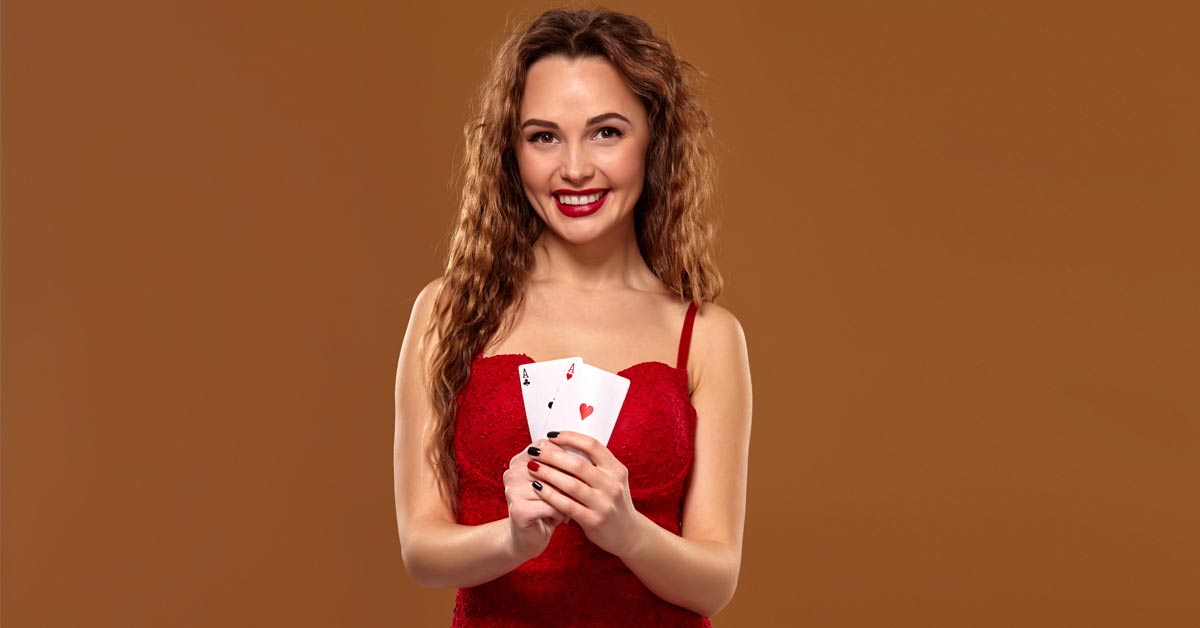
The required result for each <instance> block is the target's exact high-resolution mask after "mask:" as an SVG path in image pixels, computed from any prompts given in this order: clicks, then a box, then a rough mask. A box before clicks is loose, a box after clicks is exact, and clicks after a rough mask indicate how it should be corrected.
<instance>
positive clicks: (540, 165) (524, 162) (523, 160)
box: [515, 147, 553, 190]
mask: <svg viewBox="0 0 1200 628" xmlns="http://www.w3.org/2000/svg"><path fill="white" fill-rule="evenodd" d="M515 152H516V156H517V171H519V172H520V173H521V183H523V184H524V185H525V187H526V188H530V189H533V190H538V189H540V188H543V187H546V186H547V185H548V183H547V182H548V181H549V179H548V175H549V173H550V170H551V169H552V168H553V165H552V164H550V163H549V160H547V159H546V157H545V156H544V155H539V154H538V153H537V151H533V150H529V149H528V148H525V147H522V148H518V149H517V150H516V151H515Z"/></svg>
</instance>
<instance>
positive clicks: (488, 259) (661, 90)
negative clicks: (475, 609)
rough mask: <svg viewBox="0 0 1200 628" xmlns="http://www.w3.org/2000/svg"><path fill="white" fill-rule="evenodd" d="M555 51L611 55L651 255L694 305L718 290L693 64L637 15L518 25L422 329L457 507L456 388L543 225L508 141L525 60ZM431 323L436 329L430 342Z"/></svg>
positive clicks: (473, 127) (547, 17) (499, 315)
mask: <svg viewBox="0 0 1200 628" xmlns="http://www.w3.org/2000/svg"><path fill="white" fill-rule="evenodd" d="M556 55H557V56H564V57H566V58H568V59H576V58H581V57H599V58H602V59H605V60H607V61H608V62H609V63H611V64H612V65H613V67H614V68H616V70H617V71H618V73H619V74H620V76H621V77H622V78H623V79H624V81H625V82H626V84H627V85H628V86H629V88H630V89H631V90H632V91H633V93H634V94H635V95H636V96H637V97H638V99H639V100H640V101H641V103H642V104H643V106H645V108H646V112H647V114H648V119H649V124H650V135H651V137H650V143H649V145H648V147H647V149H646V150H647V152H646V173H645V183H644V184H643V189H642V194H641V196H640V198H639V199H638V201H637V203H636V205H635V209H634V224H635V230H636V232H637V243H638V247H639V249H640V251H641V254H642V257H643V259H644V260H645V261H646V265H647V266H648V267H649V268H650V270H651V271H652V272H653V273H654V274H655V275H656V276H657V277H658V278H659V280H660V281H662V282H663V283H664V284H665V285H666V286H668V287H670V288H671V289H672V290H674V291H676V292H677V293H678V294H679V295H680V297H681V298H683V299H686V300H691V301H693V302H694V303H696V304H697V305H699V304H700V303H702V302H703V301H713V300H714V299H715V298H716V296H717V295H718V294H719V293H720V291H721V276H720V274H719V272H718V271H717V267H716V264H715V259H714V252H713V243H714V228H713V224H712V222H711V220H710V219H709V217H708V216H707V214H706V209H707V206H708V203H709V200H710V199H711V197H712V195H713V191H714V179H715V163H714V159H713V157H712V153H711V151H710V148H709V146H708V143H709V139H710V137H711V135H712V127H711V122H710V118H709V116H708V113H707V112H706V111H705V109H704V107H703V106H702V105H701V103H700V101H699V99H698V97H697V93H696V79H695V77H696V76H697V75H698V74H699V73H698V72H697V71H696V69H695V68H694V67H693V66H692V65H691V64H690V63H688V62H686V61H684V60H683V59H680V58H679V57H678V56H676V54H675V52H674V51H673V50H672V47H671V45H670V43H668V42H667V41H666V40H665V39H663V38H662V37H659V36H658V35H656V34H655V33H654V32H653V31H652V30H651V29H650V27H649V26H648V25H647V24H646V23H645V22H644V21H642V20H641V19H639V18H637V17H634V16H632V15H626V14H623V13H617V12H614V11H609V10H605V9H596V10H574V9H552V10H549V11H546V12H544V13H542V14H541V15H539V16H537V17H536V18H534V19H533V20H532V21H529V22H526V23H523V24H520V25H518V26H517V27H516V28H515V29H514V31H513V32H512V34H511V35H510V36H509V37H508V38H507V39H506V40H505V41H504V43H503V44H502V45H501V46H500V48H499V50H498V51H497V53H496V58H495V63H494V64H493V66H492V68H491V71H490V73H489V75H488V77H487V79H486V80H485V81H484V83H483V85H482V86H481V88H480V90H479V93H478V95H477V97H476V100H475V102H474V106H473V110H472V115H471V117H470V119H469V120H468V121H467V123H466V125H465V127H464V129H463V133H464V136H465V139H466V147H465V151H464V156H463V164H462V173H461V174H462V193H461V197H460V198H461V200H460V204H459V210H458V217H457V219H456V220H455V224H454V229H453V234H452V236H451V238H450V247H449V251H448V253H447V259H446V266H445V270H444V272H443V274H442V280H441V282H440V285H439V287H438V289H437V292H436V294H435V297H434V305H433V308H432V310H431V313H430V320H429V321H428V324H427V325H426V334H425V335H424V336H423V337H422V339H421V346H422V351H421V353H422V354H423V355H425V354H426V351H427V352H428V353H427V355H428V362H427V365H426V368H427V372H426V376H427V378H426V385H427V390H428V394H429V397H430V400H431V404H432V408H433V411H434V416H433V417H432V419H433V420H432V421H431V422H430V423H429V425H430V429H428V430H427V432H426V434H425V443H424V450H425V452H426V455H427V456H429V459H430V462H431V463H432V465H433V468H434V469H435V471H436V473H437V480H438V485H439V488H440V489H441V490H442V491H443V493H444V494H445V496H446V497H447V499H448V502H449V503H450V504H451V506H452V508H453V511H454V514H455V516H456V517H458V516H459V515H460V504H459V501H458V498H457V494H458V490H457V489H458V472H457V467H456V465H455V459H454V430H455V415H456V412H457V403H456V402H457V399H458V395H459V394H460V393H461V392H462V390H463V388H464V387H465V386H466V384H467V381H468V379H469V377H470V373H471V365H472V362H473V361H474V359H475V358H476V357H477V356H478V355H479V354H480V352H482V351H483V349H484V347H486V345H487V343H488V341H489V340H490V339H491V338H492V337H493V335H494V334H495V333H496V332H497V331H498V330H499V329H500V326H501V323H502V321H503V319H504V317H505V314H506V313H507V312H508V311H509V308H512V307H519V306H520V304H521V302H522V300H523V297H524V290H523V289H524V285H525V281H526V279H527V277H528V273H529V269H530V268H531V267H532V266H533V261H534V243H535V242H536V241H537V239H538V237H539V236H540V235H541V233H542V231H543V229H544V228H545V223H543V222H542V220H541V218H540V217H539V216H538V215H537V214H536V213H535V212H534V210H533V208H532V207H531V206H530V205H529V201H528V199H527V198H526V196H525V193H524V189H523V186H522V183H521V175H520V172H519V171H518V169H517V159H516V153H515V151H514V146H513V144H514V142H515V141H516V139H517V137H518V136H519V124H520V121H519V119H518V118H519V112H520V105H521V97H522V94H524V91H525V80H526V76H527V74H528V71H529V67H530V66H531V65H532V64H533V63H534V62H536V61H538V60H539V59H542V58H545V57H550V56H556ZM435 332H436V334H437V341H436V342H431V339H432V338H433V335H434V333H435Z"/></svg>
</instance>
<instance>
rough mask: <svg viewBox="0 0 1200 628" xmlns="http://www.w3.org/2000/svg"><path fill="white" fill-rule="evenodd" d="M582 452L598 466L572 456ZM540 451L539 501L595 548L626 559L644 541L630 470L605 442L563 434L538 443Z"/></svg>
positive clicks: (538, 470)
mask: <svg viewBox="0 0 1200 628" xmlns="http://www.w3.org/2000/svg"><path fill="white" fill-rule="evenodd" d="M560 445H564V446H569V447H572V448H574V449H578V450H579V451H582V452H583V453H585V454H587V455H588V457H589V458H591V459H592V460H593V461H594V463H595V464H593V463H592V462H588V461H587V460H584V459H583V458H580V457H579V456H577V455H575V454H572V453H569V452H567V451H566V450H565V449H563V448H562V447H560ZM534 446H535V447H537V448H539V449H540V450H541V451H540V453H539V454H538V455H537V456H534V457H533V459H534V460H536V461H537V462H538V464H539V466H538V469H537V470H536V471H533V472H532V474H531V475H532V476H533V479H535V480H538V481H539V482H541V484H542V490H540V491H538V492H537V493H538V496H539V497H541V499H542V500H544V501H545V502H546V503H548V504H550V505H551V506H553V507H554V508H555V509H556V510H558V511H559V512H562V513H564V514H565V515H566V516H568V517H570V518H571V520H573V521H574V522H575V523H577V524H579V527H581V528H583V532H584V534H586V535H587V537H588V539H590V540H591V541H592V542H593V543H595V544H596V545H598V546H599V547H600V548H601V549H603V550H605V551H606V552H609V553H610V554H615V555H616V556H618V557H624V556H627V555H628V554H629V553H631V552H632V551H634V549H635V548H637V547H638V546H639V544H640V543H641V540H642V530H643V529H644V528H642V526H641V519H642V515H641V514H640V513H639V512H638V511H637V509H635V508H634V507H633V499H632V498H631V497H630V494H629V470H628V469H626V468H625V465H623V464H621V461H620V460H617V457H616V456H614V455H613V453H612V451H610V450H609V449H608V447H605V446H604V445H602V444H601V443H600V441H598V440H596V439H595V438H592V437H591V436H588V435H586V434H580V433H579V432H566V431H564V432H559V434H558V436H556V437H555V438H554V439H553V440H548V439H545V438H543V439H539V440H538V442H536V443H534Z"/></svg>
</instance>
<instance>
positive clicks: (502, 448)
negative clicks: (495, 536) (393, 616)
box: [452, 304, 711, 628]
mask: <svg viewBox="0 0 1200 628" xmlns="http://www.w3.org/2000/svg"><path fill="white" fill-rule="evenodd" d="M695 315H696V307H695V304H692V305H691V306H690V307H688V310H687V314H686V316H685V317H684V323H683V331H682V333H681V334H680V339H679V357H678V362H677V365H676V366H670V365H667V364H664V363H662V362H642V363H640V364H634V365H633V366H630V367H628V368H626V369H623V370H621V371H620V372H619V374H620V375H622V376H624V377H626V378H628V379H629V380H630V383H629V392H628V393H627V394H626V397H625V403H624V405H623V406H622V407H621V413H620V415H619V416H618V418H617V423H616V426H615V427H614V428H613V432H612V436H611V437H609V441H608V448H609V449H610V450H611V451H612V452H613V454H614V455H615V456H616V457H617V459H618V460H620V461H621V463H622V464H624V465H625V466H626V467H627V468H628V469H629V489H630V492H631V494H632V498H633V505H634V506H635V507H636V508H637V510H638V512H640V513H642V514H643V515H645V516H646V517H648V518H649V519H651V520H652V521H654V522H655V523H657V524H658V525H660V526H662V527H663V528H666V529H667V530H670V531H671V532H673V533H675V534H680V530H681V529H682V527H683V525H682V516H683V495H684V491H685V489H686V488H687V482H688V479H689V473H690V471H691V468H692V451H693V443H694V435H695V428H696V409H695V408H694V407H693V406H692V403H691V399H690V394H689V391H688V378H687V370H686V367H687V354H688V347H689V346H690V343H691V335H692V322H693V320H694V319H695ZM585 359H586V358H585ZM534 361H535V360H534V359H533V358H531V357H530V356H527V355H525V354H502V355H495V356H488V357H483V356H482V355H480V356H477V357H476V358H475V360H474V362H473V364H472V367H471V377H470V380H469V381H468V382H467V386H466V388H464V389H463V391H462V393H461V394H460V395H459V398H458V416H457V425H456V427H455V434H454V450H455V459H456V461H457V466H458V474H459V498H460V499H461V504H462V508H461V512H462V514H461V515H460V517H459V520H458V522H459V523H460V524H463V525H481V524H484V523H488V522H490V521H495V520H497V519H504V518H506V517H508V504H507V502H506V501H505V499H504V480H503V477H502V475H503V474H504V471H505V470H506V469H507V468H508V461H509V460H510V459H511V458H512V457H513V456H514V455H516V454H517V453H518V452H520V451H522V450H523V449H525V448H526V447H528V446H529V428H528V424H527V423H526V421H525V409H524V405H523V403H522V398H521V388H520V384H519V382H518V379H517V378H516V377H514V374H515V373H516V368H517V366H518V365H520V364H528V363H530V362H534ZM517 626H531V627H532V626H536V627H538V628H547V627H552V626H656V627H661V628H666V627H673V626H681V627H682V626H689V627H694V626H711V624H710V623H709V621H708V619H707V618H705V617H702V616H700V615H698V614H697V613H695V612H693V611H691V610H688V609H686V608H683V607H681V606H677V605H675V604H671V603H669V602H667V601H666V600H663V599H662V598H660V597H658V596H657V595H655V594H654V593H653V592H652V591H650V589H648V588H646V585H644V584H642V581H641V580H639V579H638V577H637V576H636V575H634V573H633V572H632V571H630V570H629V568H628V567H626V566H625V563H624V562H622V561H621V559H619V558H617V557H616V556H615V555H613V554H610V553H608V552H606V551H604V550H602V549H600V548H599V547H598V546H597V545H595V544H594V543H592V542H591V541H590V540H588V538H587V536H586V535H585V534H584V533H583V528H580V527H579V525H577V524H575V523H563V524H561V525H559V526H558V527H557V528H556V529H555V530H554V535H553V536H552V537H551V538H550V545H549V546H547V547H546V549H545V551H543V552H542V553H541V554H540V555H539V556H537V557H536V558H533V559H532V560H529V561H526V562H525V563H524V564H522V565H521V566H519V567H517V568H516V569H514V570H513V571H510V572H509V573H507V574H505V575H503V576H501V577H499V578H496V579H495V580H492V581H490V582H486V583H484V584H481V585H478V586H474V587H469V588H463V589H459V590H458V597H457V599H456V600H455V605H454V623H453V625H452V628H477V627H487V628H493V627H517Z"/></svg>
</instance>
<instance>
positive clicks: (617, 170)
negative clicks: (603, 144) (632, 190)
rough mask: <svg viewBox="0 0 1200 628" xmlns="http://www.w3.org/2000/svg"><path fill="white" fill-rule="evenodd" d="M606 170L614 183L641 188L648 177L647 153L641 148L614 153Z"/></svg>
mask: <svg viewBox="0 0 1200 628" xmlns="http://www.w3.org/2000/svg"><path fill="white" fill-rule="evenodd" d="M623 148H624V147H623ZM605 170H606V172H608V173H609V176H610V177H612V178H613V179H614V181H613V182H614V183H620V184H621V185H622V186H623V187H627V188H628V187H639V186H640V185H641V184H642V180H643V179H644V178H645V176H646V153H645V151H644V150H642V149H641V148H640V147H637V146H629V148H628V150H621V151H619V152H616V153H614V154H613V155H612V156H611V159H610V160H609V163H608V165H607V167H606V168H605Z"/></svg>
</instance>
